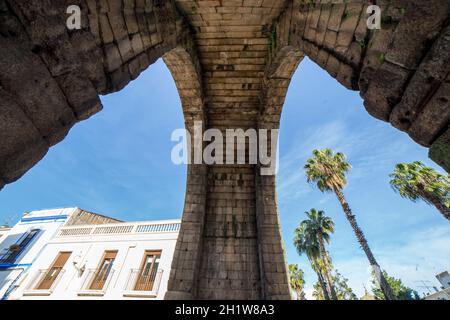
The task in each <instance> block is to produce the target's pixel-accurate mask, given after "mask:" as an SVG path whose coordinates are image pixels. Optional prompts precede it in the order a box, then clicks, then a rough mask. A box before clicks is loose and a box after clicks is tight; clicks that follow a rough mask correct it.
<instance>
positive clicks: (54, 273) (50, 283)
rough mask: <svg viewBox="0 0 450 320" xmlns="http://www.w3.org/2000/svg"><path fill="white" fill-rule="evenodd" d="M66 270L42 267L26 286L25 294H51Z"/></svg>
mask: <svg viewBox="0 0 450 320" xmlns="http://www.w3.org/2000/svg"><path fill="white" fill-rule="evenodd" d="M65 272H66V271H65V270H64V269H61V268H51V269H41V270H38V272H37V273H36V274H35V275H34V276H33V277H32V278H31V281H30V282H29V283H28V285H27V286H26V287H25V290H24V292H23V295H24V296H49V295H51V294H52V293H53V290H54V289H55V287H56V286H57V284H58V282H59V280H60V279H61V278H62V276H63V274H64V273H65Z"/></svg>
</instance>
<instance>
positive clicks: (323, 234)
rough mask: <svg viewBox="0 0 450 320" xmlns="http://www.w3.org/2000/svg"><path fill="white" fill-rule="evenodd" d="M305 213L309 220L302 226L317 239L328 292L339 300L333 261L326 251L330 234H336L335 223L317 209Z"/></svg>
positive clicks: (303, 222)
mask: <svg viewBox="0 0 450 320" xmlns="http://www.w3.org/2000/svg"><path fill="white" fill-rule="evenodd" d="M305 213H306V216H307V217H308V219H306V220H303V221H302V222H301V223H300V224H301V225H302V224H303V225H304V230H306V232H310V233H311V234H312V235H315V237H316V238H317V242H318V245H319V253H320V256H321V257H322V261H323V265H324V271H325V272H324V273H325V278H326V283H327V286H328V290H329V293H330V295H331V298H332V299H333V300H337V296H336V290H335V288H334V284H333V276H332V274H331V272H332V270H331V259H330V257H329V255H328V252H327V250H326V249H325V241H326V242H327V243H329V241H330V233H333V232H334V222H333V220H332V219H331V218H330V217H327V216H325V213H324V212H323V211H322V210H319V211H317V210H316V209H311V210H309V211H307V212H305Z"/></svg>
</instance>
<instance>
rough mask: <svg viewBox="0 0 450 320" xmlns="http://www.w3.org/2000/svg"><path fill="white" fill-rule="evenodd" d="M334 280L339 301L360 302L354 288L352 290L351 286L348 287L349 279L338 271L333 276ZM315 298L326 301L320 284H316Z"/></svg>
mask: <svg viewBox="0 0 450 320" xmlns="http://www.w3.org/2000/svg"><path fill="white" fill-rule="evenodd" d="M333 280H334V286H335V289H336V295H337V299H338V300H358V298H357V297H356V295H355V293H354V292H353V290H352V288H350V286H349V285H348V279H347V278H345V277H344V276H343V275H342V274H340V273H339V272H338V271H337V270H336V273H335V274H334V275H333ZM313 297H314V298H315V299H316V300H324V298H323V291H322V289H321V287H320V284H319V283H318V282H316V283H315V284H314V291H313Z"/></svg>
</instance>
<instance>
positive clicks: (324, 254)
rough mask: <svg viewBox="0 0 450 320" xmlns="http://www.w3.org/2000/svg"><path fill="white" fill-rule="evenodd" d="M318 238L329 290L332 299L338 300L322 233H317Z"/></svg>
mask: <svg viewBox="0 0 450 320" xmlns="http://www.w3.org/2000/svg"><path fill="white" fill-rule="evenodd" d="M317 238H318V240H319V249H320V254H321V256H322V258H323V263H324V266H325V278H326V280H327V285H328V290H329V292H330V295H331V299H333V300H337V296H336V290H335V289H334V284H333V277H332V275H331V267H330V264H329V263H328V262H329V257H328V254H327V251H326V249H325V243H324V241H323V235H322V232H320V231H319V232H317Z"/></svg>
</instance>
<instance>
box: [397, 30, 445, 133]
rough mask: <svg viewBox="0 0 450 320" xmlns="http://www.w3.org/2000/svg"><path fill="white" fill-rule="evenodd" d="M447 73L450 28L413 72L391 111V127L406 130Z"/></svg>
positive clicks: (443, 33)
mask: <svg viewBox="0 0 450 320" xmlns="http://www.w3.org/2000/svg"><path fill="white" fill-rule="evenodd" d="M449 73H450V27H447V28H446V29H445V30H444V31H443V32H442V34H441V35H440V37H439V39H438V40H437V41H436V42H435V43H434V45H433V46H432V48H431V49H430V51H429V52H428V54H427V55H426V56H425V58H424V59H423V61H422V63H421V64H420V66H419V68H418V69H417V71H416V72H415V74H414V76H413V77H412V79H411V81H410V82H409V84H408V88H407V89H406V90H405V92H404V94H403V98H402V101H401V102H400V103H399V104H398V105H397V106H396V107H395V108H394V110H392V113H391V115H390V122H391V123H392V125H393V126H395V127H396V128H398V129H400V130H408V129H409V127H410V126H411V125H412V123H413V122H414V121H415V119H416V118H417V116H418V115H419V113H420V112H421V111H422V108H423V107H424V104H425V103H426V99H427V97H429V96H430V92H433V91H434V90H436V87H437V86H439V84H440V83H442V81H444V80H445V78H446V77H447V75H448V74H449ZM438 117H439V116H438ZM423 140H426V139H423Z"/></svg>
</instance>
